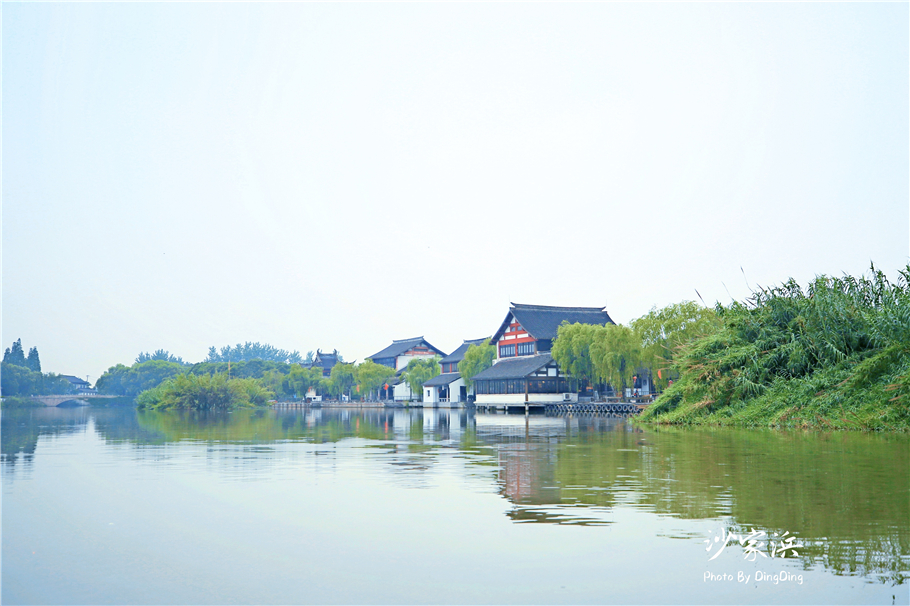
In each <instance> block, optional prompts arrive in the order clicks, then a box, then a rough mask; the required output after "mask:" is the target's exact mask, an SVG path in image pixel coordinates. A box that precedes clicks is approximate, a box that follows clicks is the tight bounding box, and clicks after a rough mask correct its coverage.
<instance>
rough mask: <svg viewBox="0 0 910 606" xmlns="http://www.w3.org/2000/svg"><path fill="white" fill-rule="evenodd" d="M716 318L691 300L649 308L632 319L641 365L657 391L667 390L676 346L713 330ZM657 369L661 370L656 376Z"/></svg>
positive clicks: (716, 321)
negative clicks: (650, 371)
mask: <svg viewBox="0 0 910 606" xmlns="http://www.w3.org/2000/svg"><path fill="white" fill-rule="evenodd" d="M720 326H721V323H720V319H719V318H718V316H717V314H716V313H715V312H714V310H713V309H708V308H706V307H702V306H701V305H698V304H697V303H695V302H694V301H683V302H682V303H677V304H675V305H668V306H667V307H664V308H663V309H657V308H656V307H655V308H653V309H652V310H651V311H650V312H648V313H647V314H646V315H644V316H642V317H640V318H638V319H637V320H633V321H632V323H631V328H632V330H633V331H634V332H635V335H636V337H637V338H638V341H639V343H640V347H641V365H642V366H644V367H646V368H648V369H651V370H652V371H653V372H652V375H653V376H652V381H653V382H654V383H655V384H656V385H657V386H658V387H659V388H661V389H663V388H666V387H667V383H668V378H669V376H670V372H668V371H673V370H675V369H674V367H673V360H674V358H675V357H676V353H677V351H678V350H679V348H680V347H682V346H684V345H685V344H687V343H689V342H691V341H693V340H695V339H698V338H701V337H704V336H707V335H709V334H711V333H713V332H715V331H717V330H718V329H719V328H720ZM658 370H660V371H662V372H660V373H659V375H658V372H657V371H658Z"/></svg>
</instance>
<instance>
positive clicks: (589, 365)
mask: <svg viewBox="0 0 910 606" xmlns="http://www.w3.org/2000/svg"><path fill="white" fill-rule="evenodd" d="M599 328H602V327H601V326H599V325H595V324H580V323H578V322H576V323H575V324H569V323H568V322H563V323H562V324H560V326H559V328H557V329H556V340H555V341H553V348H552V349H551V351H550V353H551V354H552V355H553V359H554V360H556V363H557V364H559V366H560V368H562V369H563V371H565V372H566V374H568V375H569V376H570V377H574V378H576V379H583V380H586V381H589V382H591V383H594V382H596V380H597V379H598V378H599V377H597V376H596V373H595V370H594V360H593V358H592V357H591V344H592V343H594V341H595V340H596V335H597V332H598V329H599Z"/></svg>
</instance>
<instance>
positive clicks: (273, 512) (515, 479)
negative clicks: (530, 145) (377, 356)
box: [0, 407, 910, 604]
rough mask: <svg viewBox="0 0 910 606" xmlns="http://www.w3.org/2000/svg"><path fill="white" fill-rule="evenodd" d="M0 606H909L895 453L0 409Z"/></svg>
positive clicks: (450, 419) (908, 519)
mask: <svg viewBox="0 0 910 606" xmlns="http://www.w3.org/2000/svg"><path fill="white" fill-rule="evenodd" d="M0 428H2V436H0V445H2V470H3V471H2V477H3V480H2V481H3V513H2V516H3V517H2V522H3V526H2V531H3V535H2V557H3V560H2V596H0V597H2V602H3V603H4V604H113V603H117V604H235V603H239V604H310V603H318V604H336V603H337V604H362V603H369V604H387V603H399V604H410V603H444V604H447V603H459V604H475V603H480V604H487V603H496V604H512V603H523V604H612V603H620V604H653V603H659V604H746V603H757V604H771V603H778V604H797V603H800V604H802V603H805V604H836V603H845V604H858V603H870V604H873V603H874V604H892V603H896V604H907V603H908V600H910V595H908V593H910V592H908V577H910V436H908V435H907V434H868V433H821V432H804V431H772V430H739V429H726V428H725V429H680V428H649V427H645V428H641V427H636V426H635V425H633V424H631V423H628V422H626V421H625V420H623V419H617V418H604V417H597V416H588V417H566V416H562V417H548V416H543V415H531V416H529V417H525V416H524V415H504V414H474V413H473V412H465V411H457V410H453V411H448V410H433V409H425V410H421V409H411V410H401V409H397V410H385V409H357V408H350V409H313V410H282V411H275V410H260V411H239V412H234V413H230V414H209V415H202V414H191V413H174V412H170V413H155V412H142V411H136V410H135V409H132V408H95V407H83V408H74V409H55V408H48V409H44V408H41V409H28V410H7V411H3V413H2V417H0Z"/></svg>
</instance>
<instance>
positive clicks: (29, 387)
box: [0, 362, 76, 397]
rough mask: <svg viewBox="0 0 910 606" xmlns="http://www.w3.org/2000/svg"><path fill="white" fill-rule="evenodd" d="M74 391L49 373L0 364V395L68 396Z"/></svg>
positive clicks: (59, 378) (70, 385)
mask: <svg viewBox="0 0 910 606" xmlns="http://www.w3.org/2000/svg"><path fill="white" fill-rule="evenodd" d="M75 391H76V390H75V389H74V388H73V386H72V384H71V383H70V382H69V381H67V380H66V379H64V378H62V377H60V376H58V375H56V374H54V373H52V372H50V373H41V372H35V371H33V370H29V369H28V368H27V367H25V366H19V365H17V364H9V363H6V362H4V363H2V364H0V394H2V395H3V396H4V397H5V396H17V395H19V396H29V395H47V394H68V393H74V392H75Z"/></svg>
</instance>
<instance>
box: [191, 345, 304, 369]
mask: <svg viewBox="0 0 910 606" xmlns="http://www.w3.org/2000/svg"><path fill="white" fill-rule="evenodd" d="M250 360H265V361H271V362H285V363H288V364H299V363H300V362H302V361H303V360H302V358H301V356H300V352H299V351H296V350H295V351H291V352H289V351H286V350H284V349H278V348H277V347H273V346H272V345H269V344H268V343H259V342H258V341H257V342H255V343H253V342H252V341H247V342H246V343H244V344H242V345H241V344H240V343H238V344H237V345H236V346H235V347H231V346H230V345H226V346H224V347H222V348H221V351H220V352H219V351H218V350H217V349H215V347H214V346H212V347H209V355H208V357H206V359H205V360H204V361H205V362H247V361H250Z"/></svg>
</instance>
